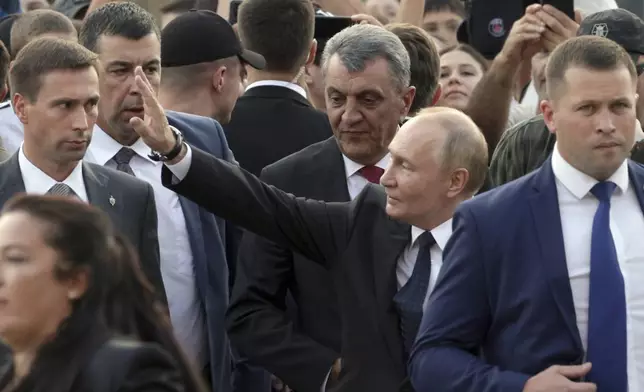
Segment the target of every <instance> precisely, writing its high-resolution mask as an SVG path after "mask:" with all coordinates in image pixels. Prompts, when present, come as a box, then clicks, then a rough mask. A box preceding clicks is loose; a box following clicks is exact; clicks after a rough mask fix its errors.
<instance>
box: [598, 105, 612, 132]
mask: <svg viewBox="0 0 644 392" xmlns="http://www.w3.org/2000/svg"><path fill="white" fill-rule="evenodd" d="M596 121H597V122H596V127H597V130H598V131H599V132H602V133H613V132H615V121H613V115H612V113H611V112H610V110H609V109H604V110H602V111H601V112H600V113H598V115H597V119H596Z"/></svg>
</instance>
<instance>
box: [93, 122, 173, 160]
mask: <svg viewBox="0 0 644 392" xmlns="http://www.w3.org/2000/svg"><path fill="white" fill-rule="evenodd" d="M123 147H124V146H123V145H121V143H119V142H117V141H116V140H114V139H112V137H111V136H110V135H108V134H107V133H106V132H105V131H103V130H102V129H101V128H100V127H99V126H98V125H95V126H94V133H93V134H92V141H91V143H90V144H89V147H88V149H87V152H88V155H91V157H92V159H93V162H94V163H96V164H97V165H101V166H104V165H105V164H106V163H107V162H109V161H110V160H111V159H112V158H114V155H116V153H118V152H119V151H120V150H121V148H123ZM129 148H131V149H132V150H133V151H134V152H135V153H136V155H138V156H139V157H141V158H143V159H144V160H145V161H147V162H150V163H153V164H155V165H157V164H161V162H155V161H153V160H152V159H150V157H149V156H148V155H149V154H150V153H151V152H152V150H151V149H150V147H148V146H147V145H146V144H145V143H144V142H143V140H142V139H141V138H139V139H138V140H137V141H136V142H135V143H134V144H132V145H131V146H129ZM86 156H87V155H86Z"/></svg>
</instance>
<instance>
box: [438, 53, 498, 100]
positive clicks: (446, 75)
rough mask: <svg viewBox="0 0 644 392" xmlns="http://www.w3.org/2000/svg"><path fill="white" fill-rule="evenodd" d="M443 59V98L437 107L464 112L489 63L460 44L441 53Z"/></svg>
mask: <svg viewBox="0 0 644 392" xmlns="http://www.w3.org/2000/svg"><path fill="white" fill-rule="evenodd" d="M439 55H440V59H441V71H440V79H439V80H440V84H441V87H442V93H441V97H440V99H439V100H438V103H437V106H447V107H450V108H453V109H458V110H464V109H465V108H466V107H467V104H468V102H469V100H470V96H471V95H472V91H474V87H476V85H477V84H478V82H480V81H481V78H483V75H484V74H485V72H487V70H488V68H489V62H488V61H487V60H486V59H485V57H483V55H481V54H480V53H479V52H478V51H477V50H476V49H474V48H473V47H471V46H470V45H467V44H459V45H456V46H454V47H450V48H447V49H443V50H442V51H440V52H439Z"/></svg>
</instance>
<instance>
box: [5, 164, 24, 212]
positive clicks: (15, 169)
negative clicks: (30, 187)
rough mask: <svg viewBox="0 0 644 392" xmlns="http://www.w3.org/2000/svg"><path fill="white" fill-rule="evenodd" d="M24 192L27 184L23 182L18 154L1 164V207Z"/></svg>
mask: <svg viewBox="0 0 644 392" xmlns="http://www.w3.org/2000/svg"><path fill="white" fill-rule="evenodd" d="M24 192H25V183H24V181H22V172H21V171H20V164H19V163H18V153H17V152H16V153H15V154H13V155H12V156H11V158H9V159H8V160H7V161H5V162H3V163H2V164H0V207H1V206H3V205H4V204H5V203H6V202H7V201H8V200H9V199H11V197H13V196H14V195H16V194H18V193H24Z"/></svg>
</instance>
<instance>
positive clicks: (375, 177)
mask: <svg viewBox="0 0 644 392" xmlns="http://www.w3.org/2000/svg"><path fill="white" fill-rule="evenodd" d="M384 172H385V169H381V168H379V167H378V166H364V167H363V168H362V169H360V170H358V173H360V175H361V176H362V177H364V178H366V179H367V181H369V182H370V183H372V184H380V177H382V175H383V174H384Z"/></svg>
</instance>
